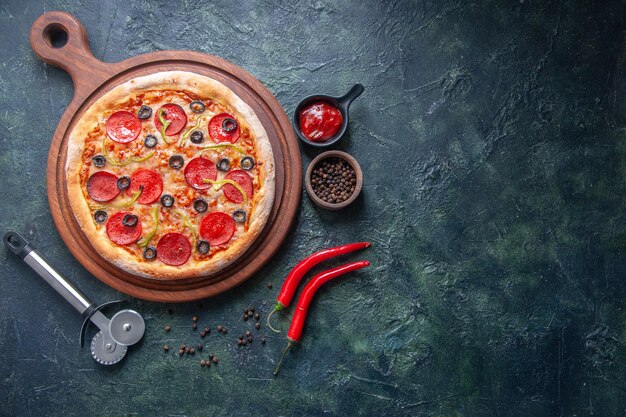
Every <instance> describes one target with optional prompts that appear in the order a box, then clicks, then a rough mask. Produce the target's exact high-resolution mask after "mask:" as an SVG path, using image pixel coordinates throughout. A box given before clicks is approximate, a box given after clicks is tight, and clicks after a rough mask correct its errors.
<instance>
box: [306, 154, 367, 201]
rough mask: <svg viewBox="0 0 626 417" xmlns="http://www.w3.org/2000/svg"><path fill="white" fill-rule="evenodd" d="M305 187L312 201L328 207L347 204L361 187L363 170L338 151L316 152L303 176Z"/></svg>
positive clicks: (357, 193) (351, 159)
mask: <svg viewBox="0 0 626 417" xmlns="http://www.w3.org/2000/svg"><path fill="white" fill-rule="evenodd" d="M305 185H306V191H307V193H308V194H309V197H310V198H311V200H313V202H314V203H315V204H317V205H318V206H320V207H323V208H325V209H329V210H339V209H342V208H344V207H347V206H348V205H350V204H351V203H352V202H353V201H354V200H355V199H356V198H357V197H358V195H359V193H360V192H361V188H362V187H363V171H361V167H360V166H359V163H358V162H357V161H356V160H355V159H354V158H353V157H352V156H350V155H348V154H347V153H345V152H341V151H327V152H323V153H321V154H319V155H318V156H317V157H316V158H315V159H313V161H311V163H310V164H309V167H308V168H307V171H306V176H305Z"/></svg>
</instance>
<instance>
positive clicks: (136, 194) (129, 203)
mask: <svg viewBox="0 0 626 417" xmlns="http://www.w3.org/2000/svg"><path fill="white" fill-rule="evenodd" d="M142 191H143V185H142V186H140V187H139V191H135V192H134V193H133V197H132V198H131V199H130V200H128V201H124V202H123V203H117V204H111V205H110V206H105V205H102V204H90V205H89V207H90V208H91V209H92V210H102V209H105V208H107V207H115V208H124V207H129V206H132V205H133V204H134V203H135V202H136V201H137V200H139V196H140V195H141V192H142Z"/></svg>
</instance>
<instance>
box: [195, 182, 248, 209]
mask: <svg viewBox="0 0 626 417" xmlns="http://www.w3.org/2000/svg"><path fill="white" fill-rule="evenodd" d="M202 182H203V183H205V184H211V185H212V186H213V189H214V190H215V191H218V190H219V189H220V188H222V187H223V186H224V184H230V185H232V186H233V187H235V188H236V189H237V191H239V192H240V193H241V195H242V196H243V204H244V205H247V204H248V196H247V195H246V193H245V191H244V190H243V188H241V185H239V184H237V183H236V182H235V181H233V180H219V181H213V180H207V179H203V180H202Z"/></svg>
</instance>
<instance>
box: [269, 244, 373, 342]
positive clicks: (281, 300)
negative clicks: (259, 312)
mask: <svg viewBox="0 0 626 417" xmlns="http://www.w3.org/2000/svg"><path fill="white" fill-rule="evenodd" d="M371 245H372V244H371V243H370V242H357V243H348V244H347V245H342V246H337V247H335V248H328V249H324V250H321V251H319V252H315V253H314V254H313V255H310V256H308V257H306V258H304V259H303V260H301V261H300V263H298V265H296V266H295V267H294V268H293V269H292V270H291V272H289V275H287V278H285V282H283V286H282V287H281V289H280V293H279V294H278V297H277V298H276V305H274V310H272V311H271V312H270V313H269V314H268V315H267V325H268V327H269V328H270V329H272V330H273V331H275V332H276V333H280V330H276V329H274V328H273V327H272V325H271V324H270V317H271V316H272V314H274V313H275V312H277V311H280V310H282V309H284V308H287V307H289V303H291V299H292V298H293V296H294V294H295V293H296V289H297V288H298V284H299V283H300V281H302V278H303V277H304V275H306V273H307V272H309V271H310V270H311V268H313V267H314V266H315V265H317V264H319V263H320V262H323V261H325V260H327V259H331V258H334V257H336V256H339V255H344V254H346V253H350V252H354V251H357V250H360V249H365V248H369V247H370V246H371Z"/></svg>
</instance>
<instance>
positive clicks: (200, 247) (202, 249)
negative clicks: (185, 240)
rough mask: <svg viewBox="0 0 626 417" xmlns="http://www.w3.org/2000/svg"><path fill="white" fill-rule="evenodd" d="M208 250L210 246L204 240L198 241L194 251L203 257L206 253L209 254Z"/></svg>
mask: <svg viewBox="0 0 626 417" xmlns="http://www.w3.org/2000/svg"><path fill="white" fill-rule="evenodd" d="M210 249H211V245H210V244H209V242H207V241H206V240H200V241H198V244H197V245H196V250H197V251H198V252H199V253H201V254H203V255H206V254H207V253H209V250H210Z"/></svg>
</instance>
